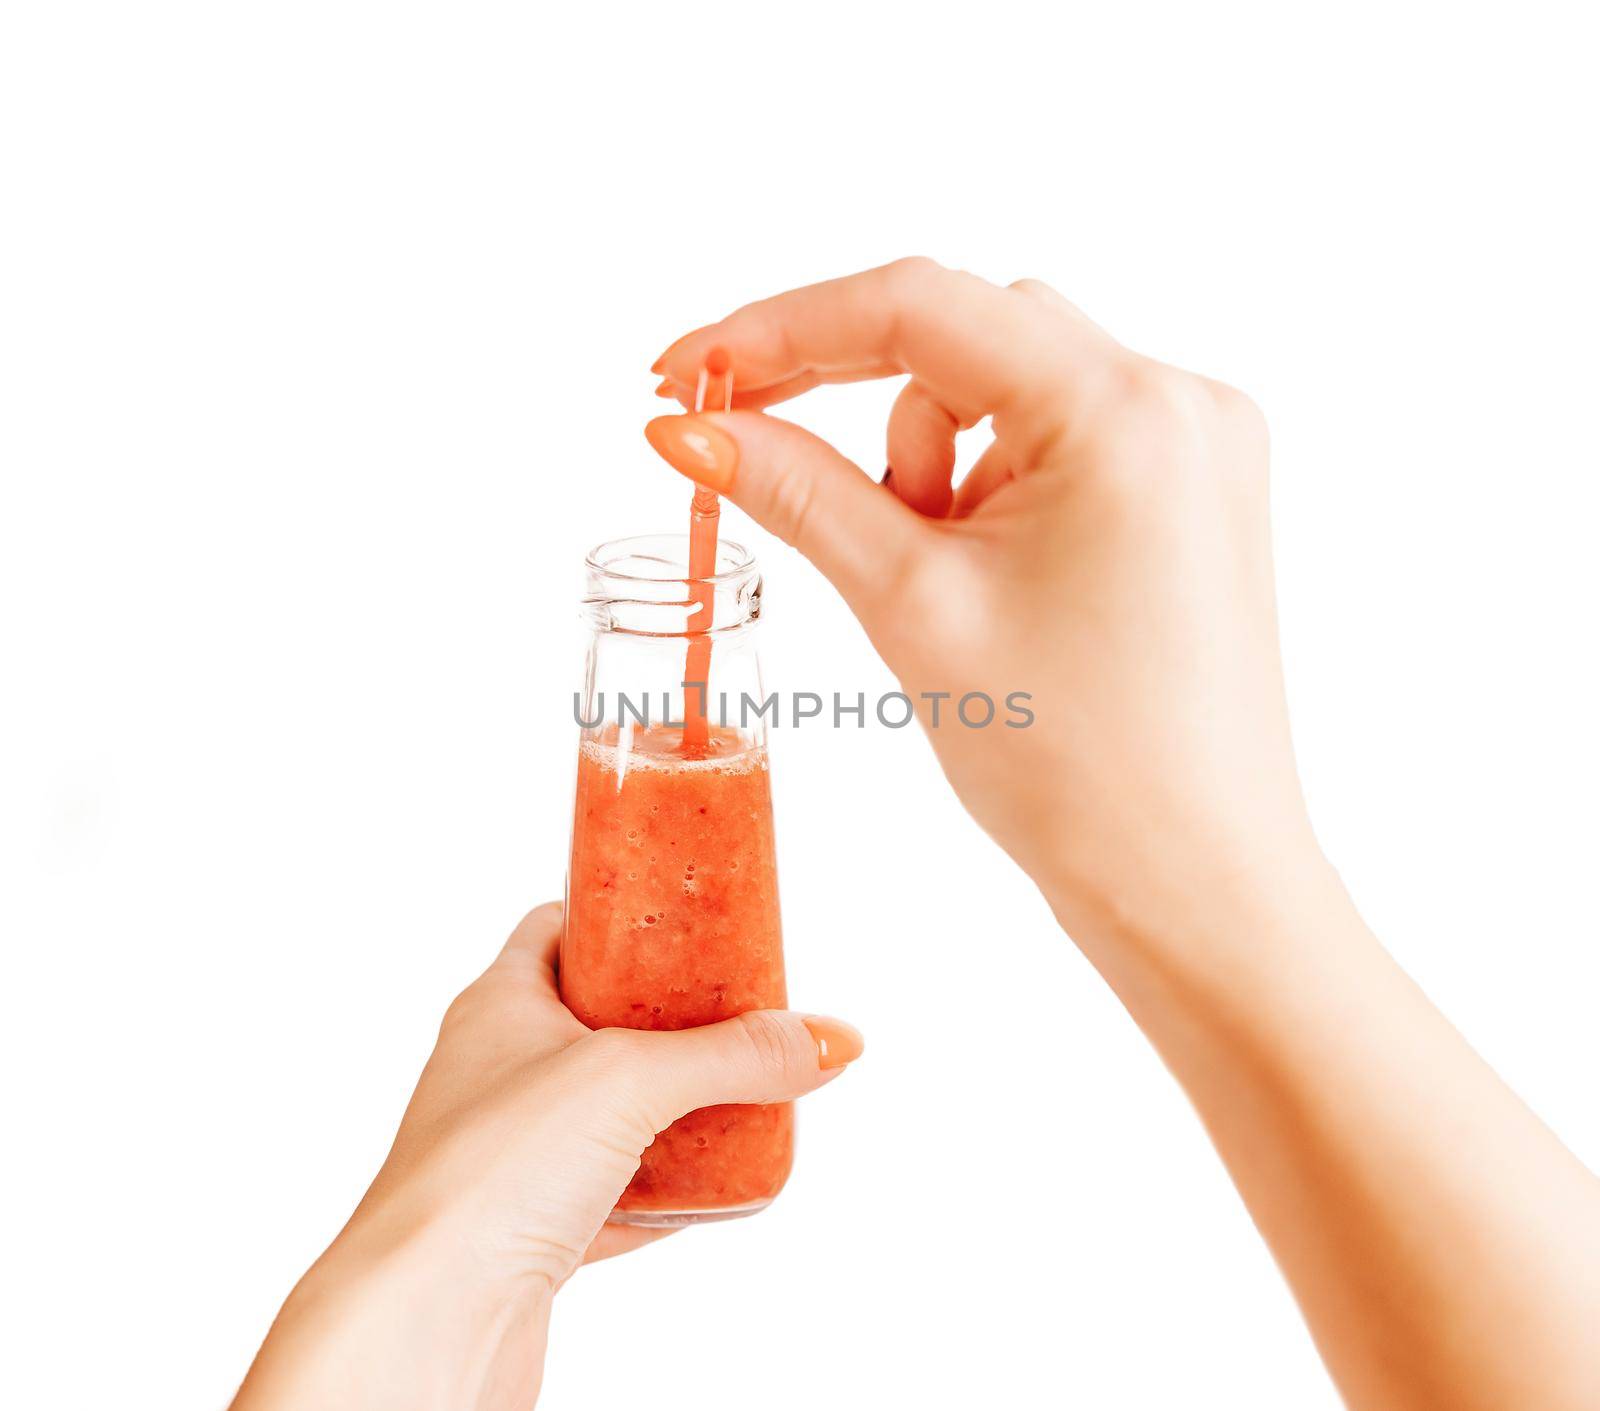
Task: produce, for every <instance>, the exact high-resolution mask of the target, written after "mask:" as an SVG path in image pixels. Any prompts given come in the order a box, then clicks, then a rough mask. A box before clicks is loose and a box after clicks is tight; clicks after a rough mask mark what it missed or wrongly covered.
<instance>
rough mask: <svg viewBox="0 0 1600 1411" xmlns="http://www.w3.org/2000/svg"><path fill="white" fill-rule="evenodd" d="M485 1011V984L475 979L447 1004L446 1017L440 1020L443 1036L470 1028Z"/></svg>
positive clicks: (441, 1034)
mask: <svg viewBox="0 0 1600 1411" xmlns="http://www.w3.org/2000/svg"><path fill="white" fill-rule="evenodd" d="M482 1013H483V985H482V982H481V981H477V980H474V981H473V982H472V984H470V985H468V986H467V987H466V989H464V990H462V992H461V993H460V994H458V995H457V996H456V997H455V998H454V999H453V1000H451V1001H450V1003H449V1004H448V1005H446V1006H445V1011H444V1018H443V1019H441V1020H440V1021H439V1035H440V1037H441V1038H443V1037H445V1036H446V1035H449V1034H456V1033H459V1032H460V1031H461V1030H462V1029H466V1028H470V1027H471V1026H472V1024H473V1023H474V1021H475V1020H476V1019H477V1018H478V1016H479V1015H481V1014H482Z"/></svg>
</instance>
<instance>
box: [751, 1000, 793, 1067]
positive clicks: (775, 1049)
mask: <svg viewBox="0 0 1600 1411" xmlns="http://www.w3.org/2000/svg"><path fill="white" fill-rule="evenodd" d="M736 1023H737V1025H738V1029H739V1032H740V1034H741V1035H742V1036H743V1038H744V1041H745V1044H746V1046H747V1047H748V1049H749V1052H750V1056H751V1057H752V1058H753V1059H754V1061H755V1063H756V1065H757V1066H758V1067H759V1068H760V1069H761V1070H762V1071H763V1072H787V1071H788V1070H789V1069H791V1068H793V1067H795V1066H796V1058H797V1056H798V1045H797V1044H796V1043H795V1040H794V1038H793V1036H792V1035H791V1034H790V1032H789V1026H788V1025H786V1024H785V1023H784V1022H783V1021H782V1020H781V1019H780V1018H778V1016H777V1015H775V1014H770V1013H768V1012H766V1011H764V1010H753V1011H752V1012H750V1013H748V1014H741V1015H740V1016H739V1017H738V1019H737V1021H736Z"/></svg>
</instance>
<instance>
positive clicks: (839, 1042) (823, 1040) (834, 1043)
mask: <svg viewBox="0 0 1600 1411" xmlns="http://www.w3.org/2000/svg"><path fill="white" fill-rule="evenodd" d="M802 1022H803V1023H804V1024H805V1026H806V1028H807V1029H809V1030H810V1031H811V1037H812V1038H813V1039H815V1040H816V1041H817V1067H818V1068H843V1067H844V1066H845V1064H847V1063H854V1062H855V1061H856V1059H858V1058H860V1057H861V1052H862V1050H863V1049H865V1048H866V1046H867V1045H866V1041H865V1040H864V1039H863V1038H862V1037H861V1034H860V1031H859V1030H856V1029H852V1028H851V1027H850V1026H849V1025H848V1024H846V1023H844V1022H843V1021H842V1020H839V1019H806V1020H803V1021H802Z"/></svg>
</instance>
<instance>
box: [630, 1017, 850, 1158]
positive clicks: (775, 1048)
mask: <svg viewBox="0 0 1600 1411" xmlns="http://www.w3.org/2000/svg"><path fill="white" fill-rule="evenodd" d="M626 1032H629V1033H630V1034H631V1036H632V1040H631V1041H632V1043H633V1045H634V1059H635V1063H634V1065H633V1066H634V1072H635V1074H636V1075H637V1077H638V1079H639V1083H640V1089H641V1093H642V1096H643V1098H644V1102H645V1108H646V1110H647V1111H648V1112H649V1114H650V1117H651V1119H652V1121H654V1122H655V1123H656V1130H657V1131H660V1130H661V1129H662V1128H664V1127H666V1126H668V1125H669V1124H670V1123H672V1122H675V1121H676V1120H677V1119H678V1118H679V1117H682V1116H683V1115H684V1114H685V1113H686V1112H693V1111H694V1110H695V1109H696V1108H700V1107H715V1106H716V1105H717V1104H719V1103H725V1102H746V1103H748V1102H788V1101H790V1100H791V1099H793V1098H797V1097H800V1096H801V1095H802V1094H804V1093H808V1092H811V1091H812V1090H813V1089H815V1088H820V1087H821V1086H822V1085H823V1084H824V1083H826V1082H830V1081H831V1080H832V1079H834V1078H836V1077H837V1076H838V1075H839V1073H840V1071H841V1070H842V1069H843V1068H844V1066H845V1064H847V1063H852V1062H854V1061H855V1060H856V1059H857V1058H859V1057H860V1056H861V1051H862V1048H863V1043H862V1039H861V1035H860V1034H859V1033H858V1032H857V1031H856V1030H855V1029H853V1028H851V1027H850V1025H848V1024H844V1023H841V1022H840V1021H839V1020H837V1019H822V1018H818V1017H816V1016H811V1015H800V1014H791V1013H788V1012H787V1011H784V1010H779V1009H757V1010H752V1011H751V1012H750V1013H748V1014H740V1015H738V1016H737V1017H735V1018H733V1019H725V1020H723V1021H722V1022H721V1023H720V1024H707V1025H706V1026H705V1027H704V1028H700V1029H678V1030H674V1031H671V1032H656V1033H646V1032H643V1031H637V1030H634V1031H626Z"/></svg>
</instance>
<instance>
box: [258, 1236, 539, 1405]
mask: <svg viewBox="0 0 1600 1411" xmlns="http://www.w3.org/2000/svg"><path fill="white" fill-rule="evenodd" d="M361 1218H362V1217H361V1216H359V1215H358V1216H357V1222H359V1221H360V1220H361ZM464 1254H466V1251H465V1250H462V1249H459V1248H458V1249H453V1250H446V1249H442V1248H439V1247H438V1245H437V1243H435V1242H434V1241H432V1240H430V1239H427V1238H416V1239H413V1238H412V1237H410V1236H408V1237H407V1238H406V1239H405V1240H404V1241H402V1242H399V1243H391V1242H390V1241H388V1240H387V1239H383V1240H379V1239H376V1238H371V1237H369V1232H368V1231H366V1230H364V1229H362V1228H361V1227H360V1225H359V1224H358V1223H356V1222H353V1223H352V1226H351V1227H350V1228H348V1229H347V1230H346V1231H345V1233H344V1234H342V1235H341V1236H340V1237H339V1239H338V1240H336V1241H335V1242H334V1244H333V1246H332V1247H331V1248H330V1249H329V1250H328V1252H327V1253H326V1254H324V1255H323V1256H322V1258H321V1259H319V1260H318V1261H317V1263H316V1264H315V1265H313V1266H312V1268H311V1269H310V1270H309V1271H308V1272H307V1274H306V1275H305V1277H304V1278H303V1279H301V1281H300V1282H299V1284H297V1285H296V1286H295V1289H294V1291H293V1292H292V1293H291V1294H290V1295H289V1297H288V1299H287V1300H286V1301H285V1302H284V1305H283V1309H282V1310H281V1311H280V1313H279V1314H278V1317H277V1319H276V1320H275V1321H274V1323H273V1325H272V1330H271V1332H270V1333H269V1334H268V1335H267V1339H266V1341H265V1343H264V1344H263V1345H262V1348H261V1351H260V1353H259V1354H258V1355H257V1357H256V1360H255V1363H254V1365H252V1367H251V1368H250V1373H249V1375H248V1376H247V1377H246V1378H245V1381H244V1385H243V1386H242V1387H241V1388H240V1390H239V1394H238V1396H237V1398H236V1399H235V1401H234V1403H233V1407H232V1411H279V1409H280V1408H283V1411H288V1408H294V1409H295V1411H318V1408H322V1407H328V1408H333V1407H337V1408H339V1411H365V1408H373V1411H379V1408H382V1411H402V1409H403V1408H415V1411H433V1408H439V1411H444V1408H450V1411H461V1408H473V1411H502V1409H503V1411H525V1408H527V1407H529V1406H531V1405H532V1404H533V1399H534V1397H535V1396H536V1395H537V1392H538V1386H539V1374H540V1369H541V1367H542V1366H543V1362H544V1346H545V1335H546V1330H547V1327H548V1321H549V1308H550V1296H549V1290H548V1288H547V1287H544V1286H542V1285H540V1284H539V1283H537V1282H531V1283H527V1284H523V1285H519V1286H504V1285H500V1284H488V1283H486V1282H485V1281H483V1280H482V1279H475V1278H474V1277H473V1276H472V1275H471V1272H470V1270H467V1269H463V1268H462V1267H461V1262H462V1256H463V1255H464Z"/></svg>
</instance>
